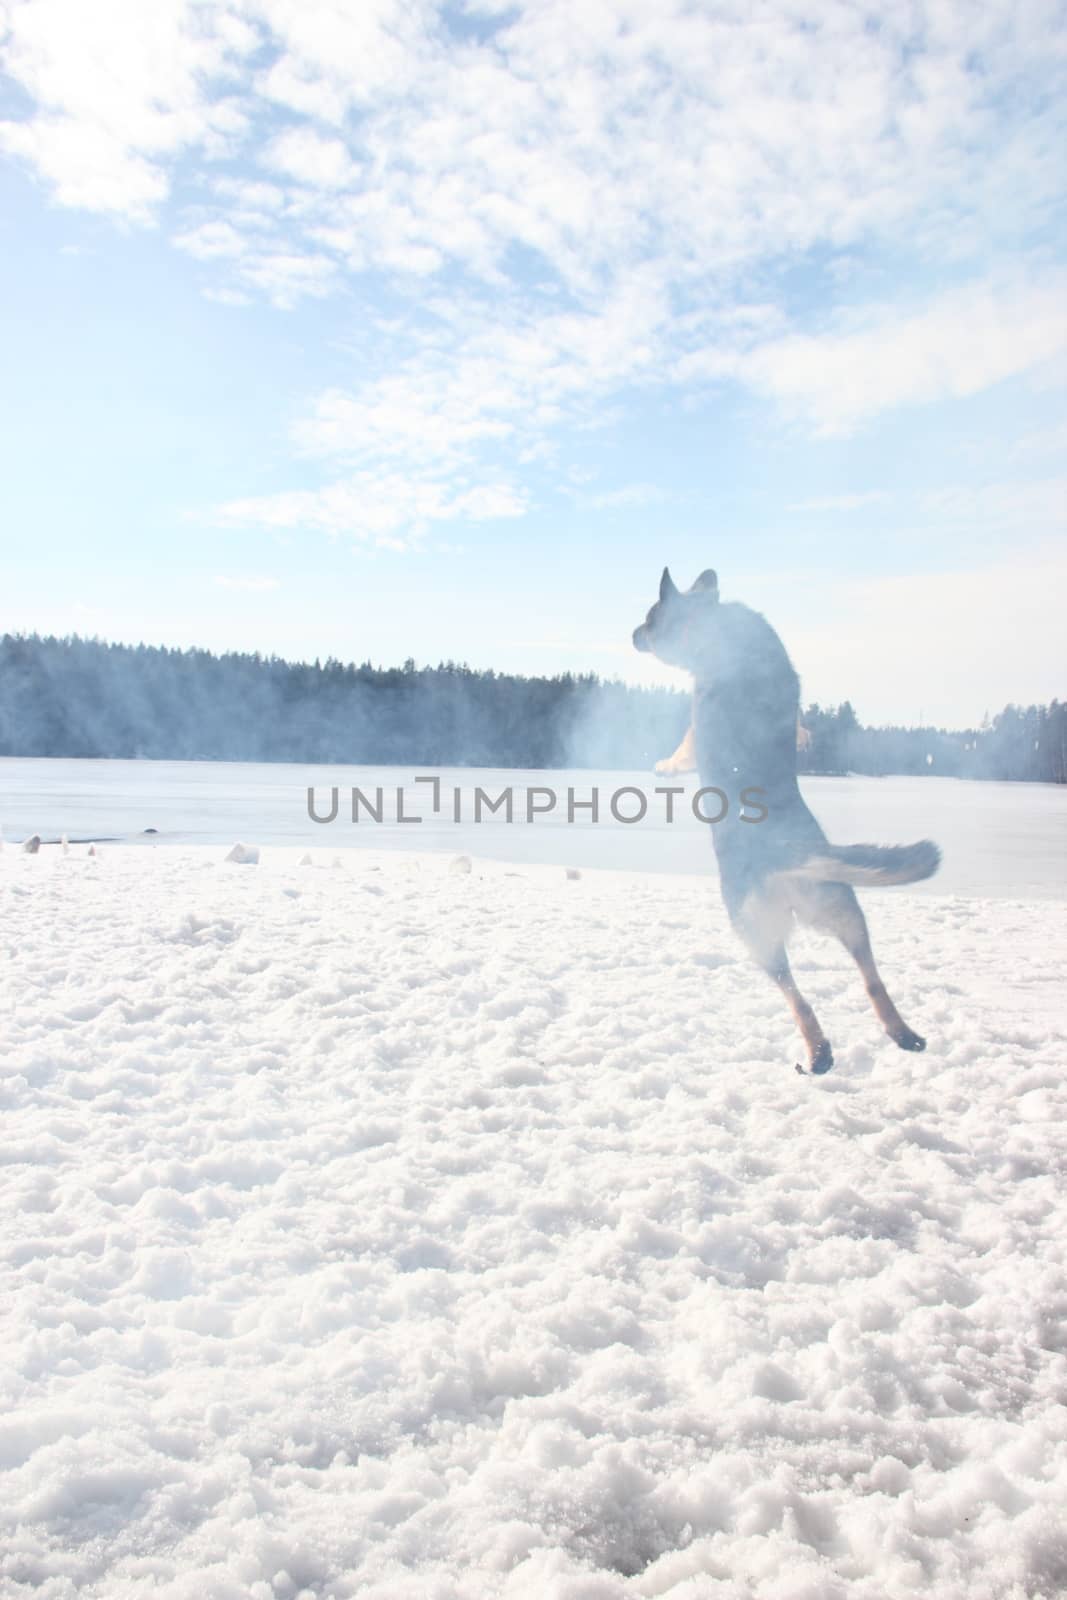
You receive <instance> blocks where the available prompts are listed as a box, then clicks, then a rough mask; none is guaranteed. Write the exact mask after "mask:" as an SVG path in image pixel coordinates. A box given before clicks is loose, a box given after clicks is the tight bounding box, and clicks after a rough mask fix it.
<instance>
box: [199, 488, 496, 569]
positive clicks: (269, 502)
mask: <svg viewBox="0 0 1067 1600" xmlns="http://www.w3.org/2000/svg"><path fill="white" fill-rule="evenodd" d="M525 510H526V502H525V500H524V498H523V496H522V495H521V493H520V492H519V491H517V490H516V489H514V488H513V487H512V486H511V485H509V484H507V483H502V482H498V483H483V484H471V485H467V486H457V485H456V484H455V483H444V482H442V481H440V480H437V479H432V478H426V477H424V478H421V479H420V478H415V477H412V476H411V475H408V474H405V475H403V476H401V475H399V474H396V473H388V472H360V473H354V474H353V475H352V476H351V477H349V478H347V479H344V480H341V481H338V482H336V483H330V484H327V485H325V486H324V487H323V488H320V489H299V490H292V491H290V492H288V493H283V494H273V495H263V496H260V497H257V498H252V499H246V500H233V501H230V502H229V503H228V504H227V505H224V506H222V507H220V509H219V511H218V513H217V516H218V520H219V521H221V522H223V523H232V524H239V525H243V526H253V527H259V528H273V529H285V530H290V529H291V530H297V531H301V532H307V531H315V532H321V533H327V534H330V535H332V536H343V537H346V538H350V539H354V540H356V541H357V542H359V543H363V544H368V545H371V546H376V547H378V548H381V549H390V550H406V549H411V548H414V547H415V546H417V545H418V544H420V543H421V541H422V538H423V536H424V535H425V534H426V533H427V532H428V530H429V529H430V527H431V526H432V525H433V524H434V523H438V522H445V523H447V522H463V521H471V522H486V521H496V520H500V519H507V518H511V517H518V516H522V515H523V513H524V512H525Z"/></svg>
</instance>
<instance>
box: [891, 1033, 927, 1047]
mask: <svg viewBox="0 0 1067 1600" xmlns="http://www.w3.org/2000/svg"><path fill="white" fill-rule="evenodd" d="M891 1037H892V1040H893V1043H894V1044H896V1045H899V1046H900V1048H901V1049H902V1050H916V1051H918V1050H925V1049H926V1040H925V1039H924V1038H923V1036H922V1034H921V1033H916V1032H915V1031H914V1029H912V1028H902V1029H901V1031H900V1032H899V1033H894V1034H892V1035H891Z"/></svg>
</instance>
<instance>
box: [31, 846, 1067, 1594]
mask: <svg viewBox="0 0 1067 1600" xmlns="http://www.w3.org/2000/svg"><path fill="white" fill-rule="evenodd" d="M235 836H236V834H235V832H231V834H230V836H229V839H228V840H227V843H230V842H232V840H233V838H234V837H235ZM328 837H329V836H328ZM9 838H10V834H9ZM468 842H469V841H468ZM329 843H330V848H329V850H324V849H318V850H313V851H311V852H310V858H311V864H310V865H302V864H301V863H302V859H303V858H305V857H306V854H307V852H305V851H304V849H303V847H300V848H292V849H280V848H263V850H262V851H261V855H260V861H259V864H258V865H252V864H248V865H237V864H231V863H227V862H226V861H225V860H224V859H223V858H224V854H225V852H224V850H223V849H222V848H214V847H213V848H210V849H206V848H201V849H194V848H177V847H173V846H157V847H156V848H154V849H151V850H131V849H123V848H119V847H111V848H108V849H106V850H105V851H104V852H103V853H102V855H101V856H99V857H97V858H89V857H88V855H87V853H86V847H85V846H84V845H76V844H72V845H71V847H70V851H69V854H67V855H64V854H63V853H62V850H61V849H60V848H59V847H58V846H49V845H47V844H46V845H44V846H43V847H42V849H41V851H40V853H39V854H37V855H36V856H29V855H24V854H22V853H21V852H20V851H19V850H18V849H17V848H12V847H11V846H10V845H9V847H8V848H7V849H6V850H4V851H3V853H0V905H2V909H3V917H2V921H0V928H2V930H3V935H2V938H0V1026H2V1028H3V1032H4V1035H5V1037H6V1047H5V1050H4V1054H3V1061H2V1065H0V1091H2V1100H3V1125H2V1134H0V1163H2V1165H0V1174H2V1185H3V1196H2V1200H3V1215H4V1218H5V1238H4V1248H3V1276H2V1283H0V1294H2V1299H0V1303H2V1304H3V1306H4V1308H5V1310H4V1315H3V1321H2V1324H0V1327H2V1334H0V1338H2V1363H3V1365H2V1371H3V1378H2V1388H0V1410H2V1415H3V1418H4V1420H3V1421H2V1422H0V1547H2V1552H3V1553H2V1555H0V1593H2V1594H3V1595H4V1596H5V1597H7V1596H11V1597H20V1600H21V1597H27V1596H30V1595H33V1596H34V1597H35V1600H74V1597H75V1596H77V1597H79V1600H127V1597H137V1600H141V1597H153V1600H275V1597H277V1600H283V1597H284V1600H297V1597H300V1600H311V1597H314V1600H340V1597H342V1596H355V1595H359V1596H367V1597H371V1600H482V1597H488V1600H493V1597H498V1596H499V1597H506V1600H622V1597H635V1596H642V1597H653V1596H655V1597H670V1600H705V1597H708V1600H752V1597H756V1600H905V1597H906V1600H912V1597H914V1596H916V1595H918V1594H920V1593H922V1594H926V1595H933V1596H938V1597H943V1600H965V1597H966V1600H974V1597H978V1600H982V1597H989V1600H994V1597H996V1600H1023V1597H1036V1596H1047V1597H1050V1600H1051V1597H1052V1596H1053V1595H1058V1594H1062V1593H1063V1591H1064V1586H1065V1585H1067V1530H1065V1527H1064V1522H1063V1518H1062V1509H1061V1508H1062V1506H1063V1504H1064V1503H1067V1408H1065V1405H1064V1402H1065V1401H1067V1277H1065V1273H1064V1241H1065V1240H1067V1217H1065V1210H1067V1204H1065V1199H1064V1191H1063V1187H1062V1177H1063V1171H1064V1153H1065V1139H1064V1131H1063V1130H1064V1114H1065V1111H1067V1088H1065V1083H1064V1072H1063V1068H1064V1048H1063V1046H1064V1034H1065V1015H1064V1013H1065V1006H1064V1001H1063V995H1062V985H1061V982H1060V979H1061V970H1060V969H1061V962H1062V952H1063V949H1064V941H1065V935H1067V926H1065V924H1067V906H1064V905H1063V904H1061V903H1059V902H1057V901H1055V900H1051V899H1048V900H1044V901H1042V902H1040V903H1037V902H1026V901H1012V900H1007V899H1000V900H996V901H994V900H983V899H979V898H973V897H972V898H966V897H960V896H954V895H942V896H940V897H924V896H921V895H916V894H909V893H902V892H899V891H896V892H892V893H887V894H885V895H883V896H881V897H879V896H877V895H875V894H869V895H867V896H865V897H864V903H865V906H866V908H867V910H868V914H869V918H870V921H871V924H872V933H873V937H874V944H875V950H876V953H877V956H878V959H879V962H880V964H881V966H882V968H883V971H884V973H885V976H886V979H887V982H888V985H889V988H890V992H891V993H892V994H893V995H894V998H895V999H896V1000H897V1001H898V1003H899V1005H900V1008H901V1010H902V1012H903V1013H904V1015H905V1017H906V1018H907V1019H908V1021H909V1022H911V1023H912V1024H913V1025H914V1026H915V1027H917V1028H918V1029H919V1030H920V1031H921V1032H923V1033H924V1034H926V1035H927V1037H928V1038H929V1041H930V1044H929V1048H928V1051H927V1053H926V1055H924V1056H911V1055H907V1054H904V1053H902V1052H900V1051H898V1050H896V1049H895V1048H894V1047H893V1046H892V1045H891V1044H890V1043H889V1042H888V1041H887V1040H886V1039H885V1038H884V1037H883V1036H882V1034H881V1033H880V1031H879V1030H878V1027H877V1025H876V1023H875V1020H874V1018H873V1016H872V1015H871V1014H870V1013H869V1011H868V1009H867V1007H866V1005H865V1002H864V997H863V993H862V988H861V986H860V983H859V980H858V977H857V976H856V974H855V972H854V970H853V969H851V966H850V964H849V962H848V960H847V958H846V957H845V956H844V954H843V952H842V951H841V950H840V949H839V948H838V947H836V946H834V945H832V944H829V943H826V942H823V941H820V940H817V939H816V938H814V937H810V936H809V937H807V938H804V937H800V938H798V940H797V944H796V947H795V968H796V971H797V976H798V980H799V982H800V983H801V985H802V987H803V988H804V989H805V990H806V992H807V993H808V994H809V996H810V997H811V998H812V1000H813V1001H814V1002H815V1004H816V1007H817V1009H818V1011H819V1014H820V1016H821V1018H822V1020H823V1022H824V1025H825V1026H826V1029H827V1032H828V1033H829V1035H830V1037H831V1038H832V1040H833V1042H834V1047H835V1055H836V1066H835V1068H834V1071H833V1072H832V1073H831V1074H830V1075H829V1076H828V1077H827V1078H825V1079H818V1080H812V1079H810V1078H808V1079H801V1078H799V1077H797V1075H796V1074H795V1073H794V1071H793V1068H792V1063H793V1061H794V1060H795V1059H796V1051H797V1044H798V1041H797V1039H796V1038H795V1036H794V1033H793V1030H792V1025H791V1023H790V1020H789V1018H788V1015H787V1013H786V1010H785V1007H784V1006H783V1004H782V1001H781V999H780V997H779V996H778V994H777V992H776V991H775V990H774V989H773V988H772V986H771V985H769V984H768V983H767V982H766V981H765V980H764V979H763V978H762V977H761V976H760V975H759V974H758V973H757V972H755V971H754V970H753V969H752V967H751V966H750V964H749V962H748V960H747V958H746V957H745V954H744V952H743V950H742V949H741V948H740V947H739V946H738V945H737V943H736V942H735V940H734V939H733V937H732V935H731V934H730V932H729V929H728V927H727V925H726V922H725V918H724V915H723V912H722V909H721V906H720V904H719V900H718V895H717V891H716V886H715V883H714V877H713V875H711V874H708V875H706V876H703V877H698V876H695V875H693V876H683V875H668V874H658V875H657V874H650V873H645V874H637V873H625V872H605V871H599V872H598V871H592V872H590V871H583V872H582V874H581V877H580V879H578V878H575V876H574V875H573V874H565V870H564V868H563V867H562V866H554V867H552V866H538V865H530V864H526V865H514V864H510V865H509V864H505V863H501V862H496V861H489V860H486V859H484V858H483V857H480V856H479V855H478V854H477V852H475V851H471V861H470V866H471V870H470V872H468V873H463V872H460V873H458V874H457V873H456V872H454V871H452V870H450V864H451V863H450V856H446V855H443V854H422V855H417V854H410V853H401V852H398V851H396V850H392V849H390V850H371V849H364V850H361V851H346V852H345V853H344V856H343V857H341V856H337V855H336V854H334V852H333V843H334V841H333V838H332V837H330V838H329ZM453 854H454V849H453Z"/></svg>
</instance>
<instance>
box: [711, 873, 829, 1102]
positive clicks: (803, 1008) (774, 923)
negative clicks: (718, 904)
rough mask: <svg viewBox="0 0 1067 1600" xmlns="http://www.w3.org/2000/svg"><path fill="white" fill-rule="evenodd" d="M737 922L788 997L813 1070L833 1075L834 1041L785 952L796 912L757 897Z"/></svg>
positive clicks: (748, 904)
mask: <svg viewBox="0 0 1067 1600" xmlns="http://www.w3.org/2000/svg"><path fill="white" fill-rule="evenodd" d="M733 920H734V927H735V928H736V929H737V931H738V933H739V934H740V935H741V937H742V939H744V941H745V943H746V944H747V946H748V948H749V950H750V951H751V953H752V955H753V957H754V958H755V960H756V961H758V962H759V964H760V966H761V967H762V968H763V970H764V972H765V973H766V974H767V976H768V977H769V978H773V979H774V982H775V983H776V984H777V985H778V987H779V989H781V991H782V993H783V994H784V995H785V998H786V1002H787V1004H788V1006H789V1009H790V1011H791V1012H792V1013H793V1018H794V1021H795V1022H796V1025H797V1027H798V1028H799V1029H800V1031H801V1033H802V1035H803V1037H804V1043H805V1044H806V1045H807V1048H808V1065H809V1067H810V1069H811V1071H812V1072H817V1073H822V1072H829V1070H830V1068H831V1067H832V1066H833V1064H834V1057H833V1051H832V1050H831V1049H830V1041H829V1040H828V1039H827V1037H826V1035H825V1034H824V1033H823V1031H822V1028H821V1027H820V1026H819V1019H818V1017H817V1016H816V1015H815V1013H814V1011H813V1010H812V1009H811V1006H810V1005H809V1004H808V1002H807V1001H806V1000H805V998H804V996H803V995H802V994H801V992H800V990H799V989H798V988H797V985H796V979H795V978H794V977H793V971H792V968H791V967H790V965H789V957H788V956H787V955H786V953H785V935H786V932H787V930H788V928H789V925H790V923H791V921H792V912H791V911H790V909H789V908H788V906H785V905H783V904H782V903H781V902H778V901H775V900H771V899H769V898H767V897H766V896H759V895H757V896H752V897H750V898H749V899H748V900H746V902H745V904H744V905H743V906H742V908H741V910H740V913H739V914H738V915H737V916H735V917H734V919H733ZM797 1071H798V1072H803V1071H804V1068H803V1067H801V1066H798V1067H797Z"/></svg>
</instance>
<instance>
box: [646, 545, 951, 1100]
mask: <svg viewBox="0 0 1067 1600" xmlns="http://www.w3.org/2000/svg"><path fill="white" fill-rule="evenodd" d="M633 642H634V647H635V648H636V649H638V650H641V651H646V652H649V653H651V654H652V655H655V656H657V657H658V658H659V660H660V661H665V662H667V663H669V664H670V665H671V666H676V667H684V668H686V670H687V671H689V672H691V673H692V675H693V722H692V734H693V740H694V744H695V754H696V764H697V768H698V770H699V773H700V781H701V783H702V784H705V785H707V786H708V787H709V788H711V787H715V788H719V789H723V790H734V791H736V790H740V789H744V788H752V789H758V790H760V791H761V792H762V793H761V801H760V810H761V811H762V812H764V813H765V814H764V815H761V816H746V815H745V814H744V809H743V808H742V810H741V811H740V812H739V813H736V814H735V813H734V812H733V811H732V810H731V811H729V812H728V813H727V815H726V816H725V817H724V818H723V820H722V821H721V823H718V824H717V825H716V826H715V828H714V829H713V830H712V840H713V842H714V845H715V853H716V856H717V858H718V864H719V877H720V882H721V888H722V896H723V900H724V902H725V904H726V909H727V912H728V914H729V917H730V921H731V923H732V925H733V927H734V928H735V930H736V931H737V933H739V934H740V936H741V938H742V939H743V940H744V942H745V944H746V945H747V946H748V949H749V950H750V952H751V954H752V955H753V957H754V958H755V960H756V961H757V962H758V963H759V965H760V966H761V967H762V968H763V970H764V972H766V973H767V974H768V976H769V977H771V978H773V980H774V982H775V983H776V984H777V985H778V987H779V989H780V990H781V991H782V993H783V995H784V996H785V998H786V1000H787V1001H788V1004H789V1008H790V1010H791V1011H792V1013H793V1017H794V1019H795V1021H796V1024H797V1026H798V1028H799V1029H800V1032H801V1034H802V1035H803V1038H804V1043H805V1045H806V1046H807V1052H808V1070H810V1071H811V1072H814V1073H824V1072H829V1070H830V1068H831V1067H832V1066H833V1051H832V1050H831V1048H830V1042H829V1040H828V1039H827V1038H826V1035H825V1034H824V1033H823V1031H822V1028H821V1027H820V1025H819V1022H818V1019H817V1018H816V1016H815V1013H814V1011H813V1010H812V1008H811V1006H810V1005H809V1004H808V1002H807V1000H805V998H804V996H803V995H802V994H801V993H800V990H799V989H798V988H797V986H796V982H795V981H794V978H793V974H792V972H791V970H790V967H789V960H788V957H787V955H786V942H787V939H788V935H789V932H790V929H791V928H792V925H793V922H794V920H796V921H799V922H803V923H806V924H807V925H808V926H810V927H813V928H817V929H818V930H819V931H820V932H823V933H832V934H834V935H835V936H836V937H837V938H838V939H840V940H841V943H842V944H843V945H844V947H845V949H846V950H847V951H848V953H849V954H850V955H851V956H852V958H853V960H854V961H855V962H856V964H857V966H858V967H859V969H860V972H861V973H862V975H863V981H864V984H865V986H866V989H867V994H868V996H869V997H870V1001H871V1004H872V1006H873V1007H874V1011H875V1015H876V1016H877V1017H878V1020H879V1022H880V1023H881V1024H882V1026H883V1028H884V1029H885V1031H886V1033H887V1034H888V1035H889V1037H890V1038H891V1039H892V1040H893V1043H894V1044H896V1045H899V1046H900V1048H901V1049H902V1050H925V1048H926V1040H925V1039H923V1038H922V1037H921V1036H920V1035H919V1034H917V1033H916V1032H915V1031H914V1029H912V1028H909V1027H908V1025H907V1023H906V1022H905V1021H904V1019H903V1018H902V1017H901V1015H900V1012H899V1011H898V1010H897V1008H896V1006H895V1005H894V1004H893V1002H892V1000H891V999H890V998H889V995H888V993H887V992H886V987H885V984H884V983H883V982H882V980H881V977H880V976H879V973H878V968H877V967H876V966H875V964H874V956H873V954H872V953H871V941H870V936H869V935H868V932H867V923H866V920H865V918H864V915H863V912H862V911H861V910H860V905H859V901H858V900H857V899H856V896H855V893H854V887H853V886H863V887H872V888H873V887H876V886H880V885H886V884H895V883H918V882H919V881H920V880H921V879H923V878H929V877H930V876H931V875H932V874H933V873H934V872H936V871H937V868H938V865H939V863H940V860H941V853H940V851H939V850H938V848H937V846H936V845H935V844H931V842H930V841H929V840H928V839H924V840H922V841H921V842H920V843H918V844H911V845H873V844H857V845H843V846H842V845H831V844H829V843H828V842H827V838H826V835H825V834H824V833H823V831H822V829H821V828H820V826H819V824H818V823H817V822H816V820H815V818H814V817H813V816H812V814H811V812H810V811H809V810H808V807H807V806H806V805H805V803H804V799H803V797H802V795H801V793H800V789H799V786H798V784H797V754H796V753H797V728H798V719H799V712H800V680H799V679H798V677H797V674H796V672H795V671H794V669H793V665H792V663H791V661H790V660H789V657H788V655H787V654H786V651H785V646H784V645H783V644H782V641H781V640H780V639H779V637H778V635H777V634H776V633H775V631H774V629H773V628H772V627H771V625H770V623H769V622H768V621H767V620H766V618H764V617H762V616H761V615H760V614H759V612H758V611H752V610H750V609H749V607H748V606H743V605H739V604H738V603H737V602H735V601H730V602H726V603H724V602H722V601H720V599H719V580H718V578H717V577H716V575H715V573H714V572H712V571H710V570H709V571H707V572H703V573H701V575H700V577H699V578H698V579H697V580H696V582H695V583H694V584H693V586H692V588H691V589H689V590H687V591H686V592H685V593H683V592H682V591H681V590H679V589H678V588H677V587H676V586H675V584H674V581H673V580H672V578H671V575H670V572H669V570H668V569H667V568H666V567H664V569H663V577H662V578H661V579H660V586H659V599H658V600H657V601H656V603H655V605H654V606H653V607H652V609H651V610H650V611H649V613H648V615H647V617H646V618H645V620H644V622H643V623H641V625H640V626H639V627H638V628H635V629H634V635H633ZM679 758H681V759H683V760H684V759H685V741H684V740H683V743H682V745H681V746H680V748H679V750H678V751H676V752H675V755H674V756H672V757H671V758H670V760H671V761H672V762H673V761H676V760H678V759H679ZM674 770H678V769H674ZM797 1071H798V1072H804V1071H805V1068H804V1067H802V1066H801V1065H800V1064H799V1063H798V1064H797Z"/></svg>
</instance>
